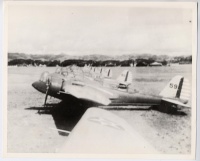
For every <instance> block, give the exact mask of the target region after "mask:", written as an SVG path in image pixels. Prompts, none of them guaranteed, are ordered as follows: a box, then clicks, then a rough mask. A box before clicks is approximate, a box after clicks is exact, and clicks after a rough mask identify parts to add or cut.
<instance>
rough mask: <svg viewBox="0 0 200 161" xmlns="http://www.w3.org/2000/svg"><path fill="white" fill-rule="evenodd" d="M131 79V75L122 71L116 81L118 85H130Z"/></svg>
mask: <svg viewBox="0 0 200 161" xmlns="http://www.w3.org/2000/svg"><path fill="white" fill-rule="evenodd" d="M132 79H133V76H132V73H131V72H130V71H128V70H124V71H123V72H122V73H121V74H120V75H119V77H118V78H117V81H118V82H119V83H120V84H125V85H130V84H131V83H132Z"/></svg>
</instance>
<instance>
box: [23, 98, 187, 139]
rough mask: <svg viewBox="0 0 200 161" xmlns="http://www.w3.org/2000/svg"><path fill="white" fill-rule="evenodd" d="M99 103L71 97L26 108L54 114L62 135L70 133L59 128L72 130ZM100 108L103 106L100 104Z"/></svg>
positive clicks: (135, 108) (109, 108) (180, 113)
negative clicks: (88, 110) (86, 112)
mask: <svg viewBox="0 0 200 161" xmlns="http://www.w3.org/2000/svg"><path fill="white" fill-rule="evenodd" d="M97 106H98V105H96V104H93V103H91V102H90V103H88V102H84V101H80V100H77V99H73V98H70V99H69V100H66V99H65V101H61V102H60V103H56V104H47V105H46V106H45V107H44V106H40V107H30V108H26V110H36V111H38V112H37V114H38V115H52V117H53V119H54V122H55V125H56V128H57V129H58V133H59V135H62V136H68V133H66V132H62V131H59V130H64V131H72V129H73V128H74V127H75V125H76V124H77V123H78V121H79V120H80V118H81V117H82V115H83V114H84V113H85V111H86V110H87V109H88V108H89V107H97ZM99 108H103V107H101V106H99ZM105 109H106V110H109V111H112V110H129V111H138V110H140V111H149V110H155V111H158V112H163V111H161V110H160V109H159V108H158V106H150V107H145V108H144V107H134V108H130V107H129V108H128V107H127V108H126V107H125V108H124V107H123V108H121V107H109V106H107V107H106V108H105ZM170 114H171V115H179V116H185V115H187V113H185V112H184V111H173V112H172V113H170Z"/></svg>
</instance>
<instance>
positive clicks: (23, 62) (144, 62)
mask: <svg viewBox="0 0 200 161" xmlns="http://www.w3.org/2000/svg"><path fill="white" fill-rule="evenodd" d="M155 61H156V60H154V59H152V58H149V59H135V60H133V59H129V60H123V61H120V60H105V61H100V60H82V59H68V60H64V61H62V62H61V61H60V60H53V61H42V60H32V59H13V60H10V61H9V62H8V65H9V66H16V65H17V66H41V65H45V66H48V67H53V66H63V67H65V66H70V65H77V66H79V67H83V66H84V65H85V64H86V65H91V66H96V67H98V66H134V64H135V65H136V66H149V65H150V64H151V63H153V62H155ZM156 62H159V63H161V64H162V65H167V64H168V63H186V64H189V63H192V56H189V57H185V58H184V57H175V58H174V59H173V60H170V61H167V60H162V61H156Z"/></svg>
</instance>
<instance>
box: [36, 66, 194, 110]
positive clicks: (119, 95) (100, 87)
mask: <svg viewBox="0 0 200 161" xmlns="http://www.w3.org/2000/svg"><path fill="white" fill-rule="evenodd" d="M87 68H88V67H87ZM91 70H92V71H91ZM91 70H87V71H86V70H84V68H80V67H77V66H70V67H66V68H61V69H59V70H56V72H55V73H52V74H50V73H49V72H43V73H42V74H41V77H40V79H39V80H38V81H36V82H34V83H33V84H32V86H33V87H34V88H35V89H36V90H38V91H39V92H42V93H44V94H45V95H46V96H45V101H44V105H46V101H47V97H48V96H52V97H55V98H58V99H61V100H65V99H66V98H69V97H70V98H75V99H78V100H83V101H88V102H92V103H95V104H97V105H104V106H127V105H137V106H146V105H147V106H158V107H159V110H160V111H163V112H166V113H171V112H173V111H174V110H179V109H181V107H190V105H189V104H188V102H189V100H190V83H189V81H188V79H186V78H184V77H183V76H180V75H177V76H175V77H173V78H172V79H171V80H170V81H169V83H168V84H167V85H166V87H165V88H164V89H163V90H162V91H161V92H160V94H159V95H158V96H153V95H152V96H151V95H145V94H141V93H138V92H136V91H135V90H133V89H131V88H130V85H131V84H132V83H133V82H132V73H131V72H130V71H128V70H124V71H123V72H122V73H121V74H120V75H119V76H118V78H117V79H112V78H111V76H110V74H108V73H111V71H110V70H107V74H108V75H107V76H106V75H103V76H102V75H101V73H100V74H99V77H96V76H94V74H91V75H90V76H88V73H92V72H94V70H95V68H94V67H91ZM99 71H102V70H99ZM105 73H106V72H105Z"/></svg>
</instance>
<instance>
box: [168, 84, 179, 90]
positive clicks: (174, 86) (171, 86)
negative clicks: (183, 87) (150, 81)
mask: <svg viewBox="0 0 200 161" xmlns="http://www.w3.org/2000/svg"><path fill="white" fill-rule="evenodd" d="M169 87H170V88H174V89H177V88H178V85H177V84H173V83H170V84H169Z"/></svg>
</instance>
